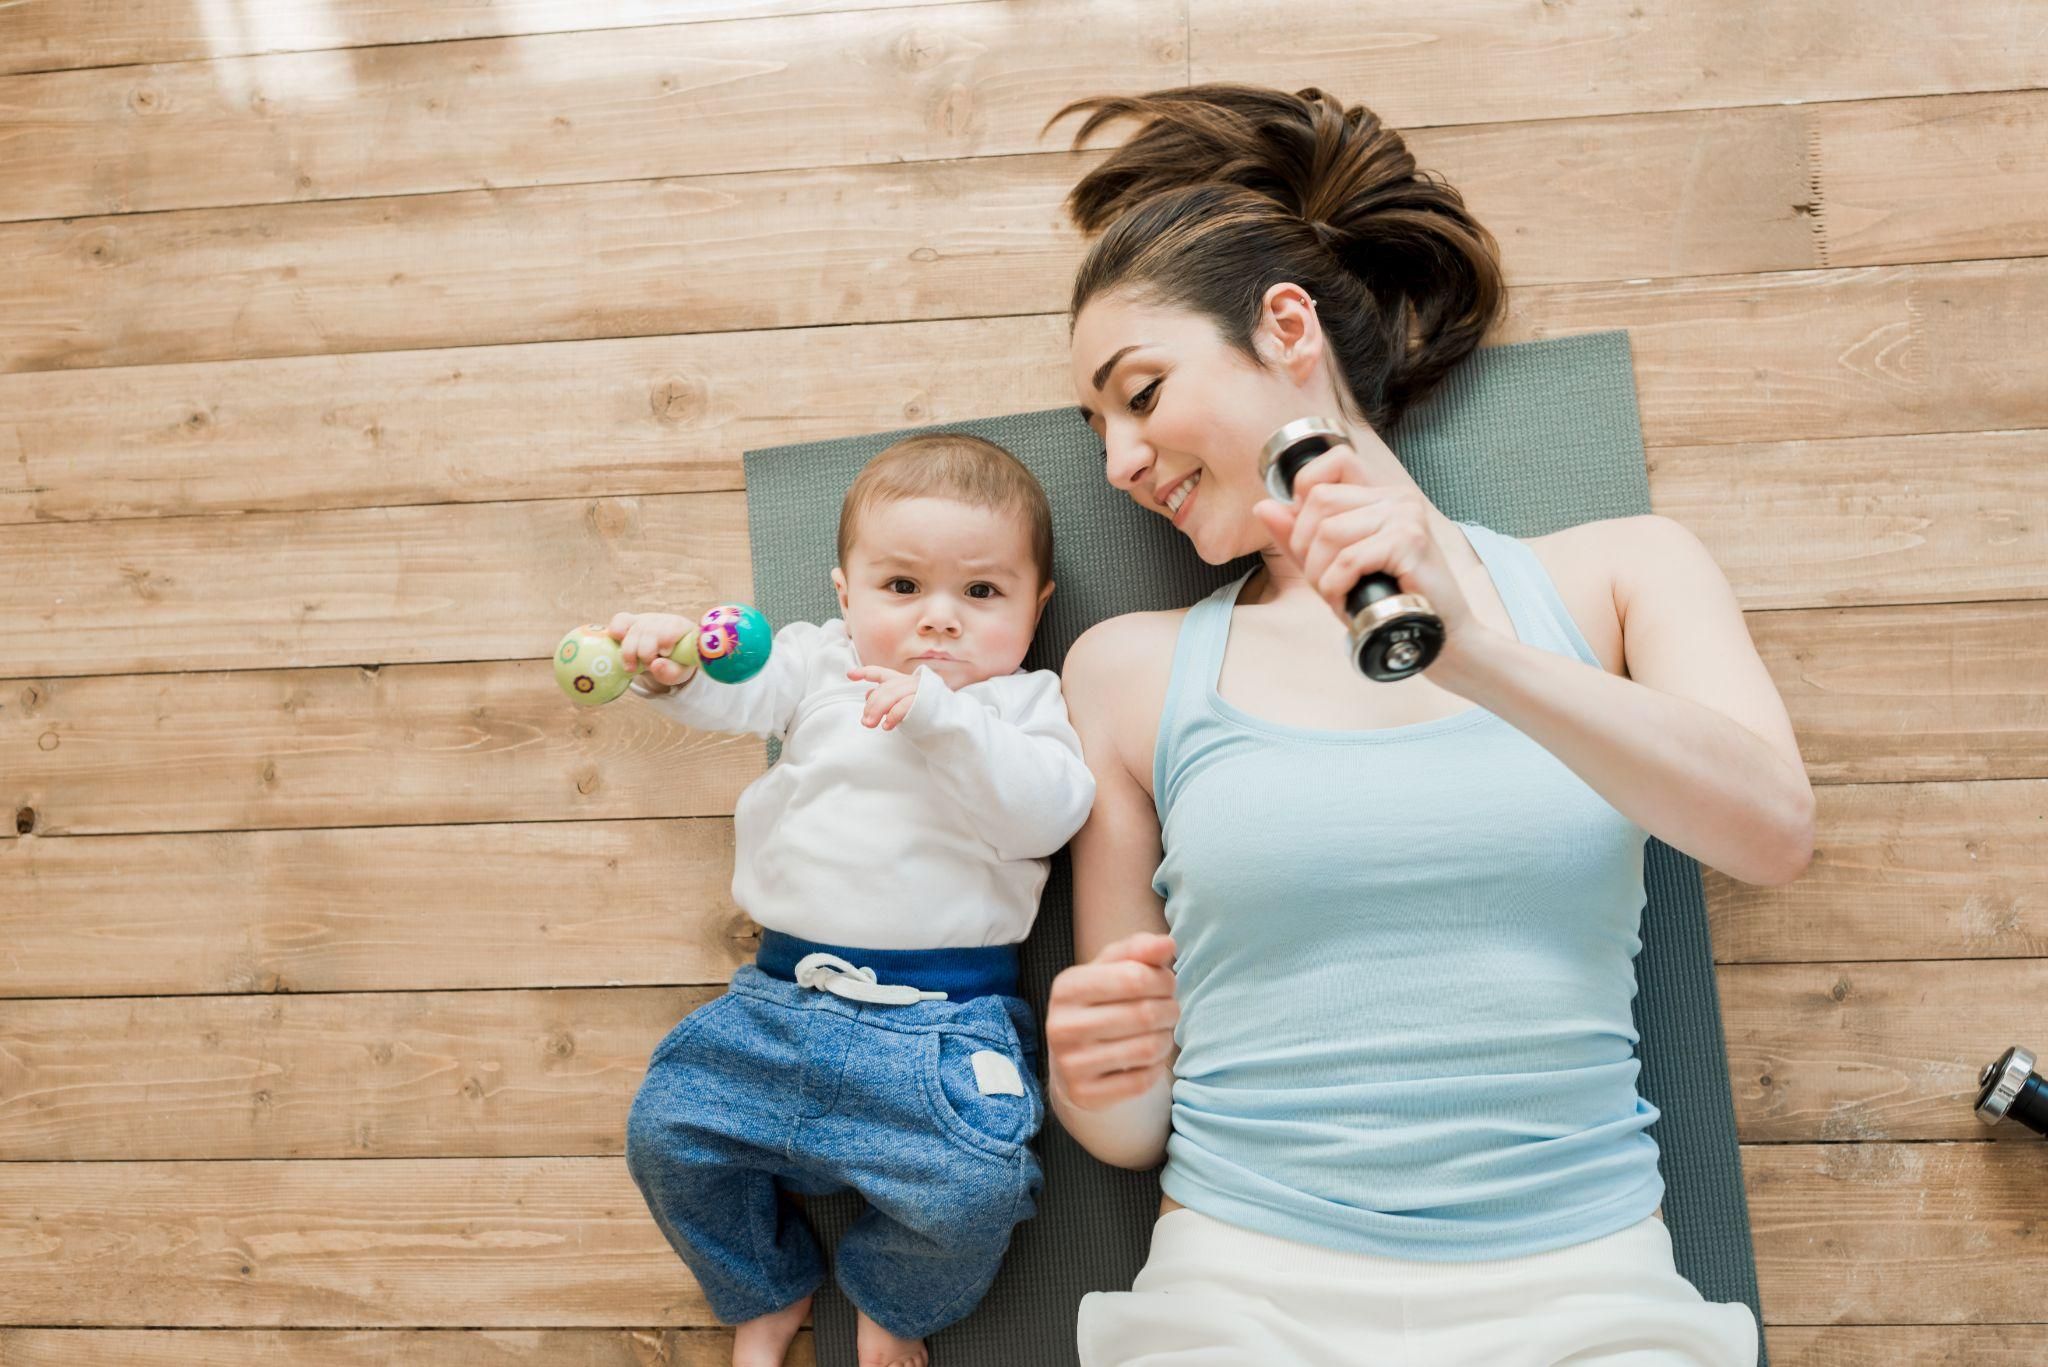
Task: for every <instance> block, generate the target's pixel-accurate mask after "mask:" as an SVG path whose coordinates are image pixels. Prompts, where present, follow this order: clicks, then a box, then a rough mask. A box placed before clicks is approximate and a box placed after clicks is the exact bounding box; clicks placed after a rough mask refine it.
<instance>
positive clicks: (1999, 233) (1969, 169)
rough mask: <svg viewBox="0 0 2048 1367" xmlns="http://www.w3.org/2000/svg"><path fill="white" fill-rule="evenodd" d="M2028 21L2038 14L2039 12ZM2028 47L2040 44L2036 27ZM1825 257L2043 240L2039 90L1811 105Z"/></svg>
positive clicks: (1948, 255)
mask: <svg viewBox="0 0 2048 1367" xmlns="http://www.w3.org/2000/svg"><path fill="white" fill-rule="evenodd" d="M2035 23H2036V25H2037V30H2038V24H2039V17H2038V15H2037V17H2036V19H2035ZM2034 46H2035V48H2036V49H2037V51H2044V52H2048V42H2043V41H2042V35H2041V34H2039V33H2038V31H2037V33H2036V37H2035V43H2034ZM1811 114H1812V119H1813V140H1814V159H1815V163H1816V164H1815V167H1814V176H1815V181H1816V183H1817V184H1818V186H1819V188H1820V213H1819V222H1818V224H1817V228H1818V237H1819V240H1820V243H1821V261H1822V263H1823V264H1825V265H1834V266H1855V265H1875V264H1878V263H1890V262H1901V261H1957V260H1962V259H1964V258H1966V257H1990V256H2038V255H2040V254H2041V253H2043V252H2048V215H2044V214H2043V213H2042V212H2041V204H2042V201H2043V200H2044V199H2048V155H2043V154H2044V152H2048V96H2044V93H2043V92H2041V91H2038V90H2030V91H2010V92H2006V93H2003V94H1997V95H1962V96H1956V97H1954V98H1951V99H1942V100H1888V101H1884V102H1882V103H1877V104H1859V105H1832V106H1826V107H1823V108H1819V109H1815V110H1813V111H1811Z"/></svg>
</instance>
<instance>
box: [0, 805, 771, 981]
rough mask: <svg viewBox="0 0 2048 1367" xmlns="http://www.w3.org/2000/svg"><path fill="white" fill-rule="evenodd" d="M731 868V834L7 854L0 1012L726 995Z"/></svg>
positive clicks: (737, 932) (61, 844) (746, 934)
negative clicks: (229, 1003) (28, 1004)
mask: <svg viewBox="0 0 2048 1367" xmlns="http://www.w3.org/2000/svg"><path fill="white" fill-rule="evenodd" d="M10 815H11V813H10ZM732 864H733V832H732V822H731V820H730V819H729V818H726V817H719V818H716V819H705V820H684V821H543V822H535V823H531V824H525V825H501V824H495V823H491V824H482V825H440V826H437V825H419V826H372V827H364V828H360V829H344V830H301V831H222V832H216V833H214V834H210V835H139V836H120V835H115V836H105V837H99V838H94V839H71V838H69V837H51V838H49V839H43V838H40V837H37V838H31V839H27V840H8V841H0V906H4V907H6V908H7V909H8V915H7V946H6V948H7V952H6V953H5V954H4V955H0V997H64V996H149V995H159V994H171V993H184V992H218V993H233V992H259V993H267V992H284V993H304V992H371V991H377V990H380V989H385V990H391V991H406V990H418V989H429V988H430V989H441V990H449V989H469V988H493V987H495V988H509V987H617V986H620V985H623V984H633V985H638V984H660V983H722V982H724V981H725V980H726V979H727V978H728V977H730V976H731V974H732V970H733V969H734V968H735V967H737V966H738V965H739V964H741V963H744V962H746V961H747V960H749V959H750V958H751V957H752V955H753V952H754V949H755V947H756V945H757V944H758V943H759V940H760V930H759V927H757V926H756V925H755V924H754V923H753V921H752V920H751V918H749V917H748V916H746V915H745V914H744V913H743V912H741V911H740V910H739V908H738V907H737V906H735V905H734V904H733V900H732ZM422 907H430V908H432V909H433V910H432V914H431V915H422V914H421V911H420V909H421V908H422Z"/></svg>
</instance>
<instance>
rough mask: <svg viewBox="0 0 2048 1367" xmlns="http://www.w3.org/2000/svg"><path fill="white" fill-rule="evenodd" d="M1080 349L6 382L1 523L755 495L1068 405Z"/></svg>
mask: <svg viewBox="0 0 2048 1367" xmlns="http://www.w3.org/2000/svg"><path fill="white" fill-rule="evenodd" d="M1066 337H1067V332H1066V324H1065V319H1064V317H1063V316H1061V315H1053V314H1045V315H1039V316H1034V317H1024V318H985V319H984V318H968V319H959V320H950V321H943V322H935V323H883V324H875V325H870V326H865V327H861V328H858V329H845V328H794V329H790V330H787V331H778V332H726V333H715V334H706V335H702V336H683V337H649V338H635V339H629V340H618V341H613V340H603V341H592V342H565V343H553V344H544V345H542V344H536V345H524V346H502V347H474V348H467V349H464V350H461V351H457V352H434V351H390V352H372V353H367V354H363V355H341V356H295V357H280V358H276V359H272V360H265V361H229V362H222V363H207V364H198V365H178V366H148V367H142V368H124V369H117V370H74V371H47V372H43V373H36V374H22V375H0V451H8V452H12V454H13V459H6V458H0V523H11V522H27V521H60V522H68V521H83V520H87V519H91V518H98V517H156V516H185V515H191V514H200V513H222V512H243V511H248V512H257V511H271V512H279V511H287V510H291V509H304V508H320V507H379V506H392V505H398V504H411V503H448V502H482V501H490V500H496V499H506V500H528V499H544V498H580V497H585V496H588V495H589V494H591V493H592V492H593V491H601V492H603V493H605V494H609V495H630V494H656V493H681V492H691V491H699V490H711V489H739V488H741V487H742V479H741V472H740V456H741V452H743V451H746V450H748V449H752V448H759V447H764V446H774V445H778V444H781V443H785V442H799V441H818V440H823V439H825V438H828V437H838V436H851V435H854V434H857V433H863V432H880V431H889V430H892V429H895V428H899V427H911V426H918V425H923V424H929V423H943V422H957V421H961V420H964V419H968V418H976V417H985V416H987V415H988V414H989V413H1015V412H1023V411H1027V410H1032V409H1040V408H1052V407H1058V406H1064V405H1069V404H1071V403H1072V402H1073V401H1074V396H1073V388H1072V385H1071V383H1070V382H1069V380H1068V378H1067V374H1066V366H1065V364H1064V362H1063V361H1061V360H1060V359H1058V358H1060V357H1063V356H1064V355H1065V351H1066ZM1020 358H1021V360H1020ZM764 376H774V377H775V382H774V383H772V384H767V383H763V382H762V377H764ZM792 396H801V401H800V402H795V401H793V399H792Z"/></svg>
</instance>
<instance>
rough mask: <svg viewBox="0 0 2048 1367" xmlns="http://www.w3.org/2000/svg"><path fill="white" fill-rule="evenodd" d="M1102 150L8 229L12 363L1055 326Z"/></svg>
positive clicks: (6, 360)
mask: <svg viewBox="0 0 2048 1367" xmlns="http://www.w3.org/2000/svg"><path fill="white" fill-rule="evenodd" d="M1096 156H1098V154H1096V153H1078V154H1073V153H1058V154H1048V155H1043V156H1031V157H987V158H975V159H970V160H966V161H946V162H913V163H908V164H903V165H889V166H860V167H836V168H823V169H814V170H804V171H789V172H775V173H765V174H748V175H739V176H698V177H692V178H690V179H686V180H659V181H645V182H630V183H613V184H603V185H567V186H541V187H537V188H530V189H513V190H478V191H470V192H465V193H460V194H445V195H407V196H400V197H397V198H384V199H359V200H334V201H327V202H321V203H310V204H291V205H261V206H257V207H254V208H242V209H195V210H189V211H180V212H175V213H164V214H133V215H122V216H117V217H111V218H92V219H78V220H65V221H47V222H38V223H13V224H6V225H0V260H10V261H13V262H14V263H15V264H16V269H15V270H14V271H12V272H10V273H8V274H7V275H6V276H4V277H0V319H4V320H6V322H5V325H4V328H5V330H4V332H0V371H15V370H46V369H69V368H74V367H78V366H95V365H139V364H155V363H160V362H173V361H197V360H226V359H236V358H248V357H256V356H284V355H306V354H312V353H332V352H340V351H386V350H393V349H397V348H402V347H416V346H472V345H478V344H487V343H494V342H521V341H544V340H545V341H560V340H567V339H572V338H590V337H622V336H646V335H650V334H656V333H673V332H722V331H732V330H738V329H746V328H777V327H815V326H820V325H823V324H828V323H847V322H880V321H887V320H900V319H925V318H942V317H962V316H986V315H989V314H993V313H1005V312H1052V311H1054V310H1056V309H1059V308H1062V307H1064V302H1065V301H1064V298H1063V296H1064V294H1065V292H1066V289H1067V286H1068V283H1069V282H1070V281H1071V279H1072V275H1073V271H1074V268H1075V266H1076V265H1077V264H1078V262H1079V260H1080V253H1081V248H1080V238H1079V235H1078V234H1077V233H1075V232H1074V231H1073V230H1072V229H1071V228H1069V227H1067V226H1065V225H1064V224H1063V223H1061V222H1059V221H1056V220H1055V218H1054V215H1053V214H1052V212H1051V211H1050V207H1049V206H1051V205H1053V204H1055V203H1057V201H1058V200H1059V198H1060V196H1062V195H1064V194H1065V193H1066V191H1067V189H1068V188H1069V187H1070V186H1071V184H1072V183H1073V180H1074V177H1075V175H1076V174H1077V173H1078V169H1079V165H1080V163H1079V162H1078V161H1077V160H1076V158H1077V157H1080V158H1093V157H1096ZM963 206H971V211H969V212H963Z"/></svg>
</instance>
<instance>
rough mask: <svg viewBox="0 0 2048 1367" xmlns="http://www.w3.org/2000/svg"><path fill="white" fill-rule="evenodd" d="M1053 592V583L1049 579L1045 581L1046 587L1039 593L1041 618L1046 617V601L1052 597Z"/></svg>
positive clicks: (1039, 614) (1039, 613)
mask: <svg viewBox="0 0 2048 1367" xmlns="http://www.w3.org/2000/svg"><path fill="white" fill-rule="evenodd" d="M1052 590H1053V581H1052V580H1050V579H1048V580H1046V581H1045V587H1044V588H1042V589H1040V590H1039V591H1038V616H1040V617H1043V616H1045V604H1046V600H1048V599H1049V598H1051V597H1052ZM1034 620H1035V619H1034Z"/></svg>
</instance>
